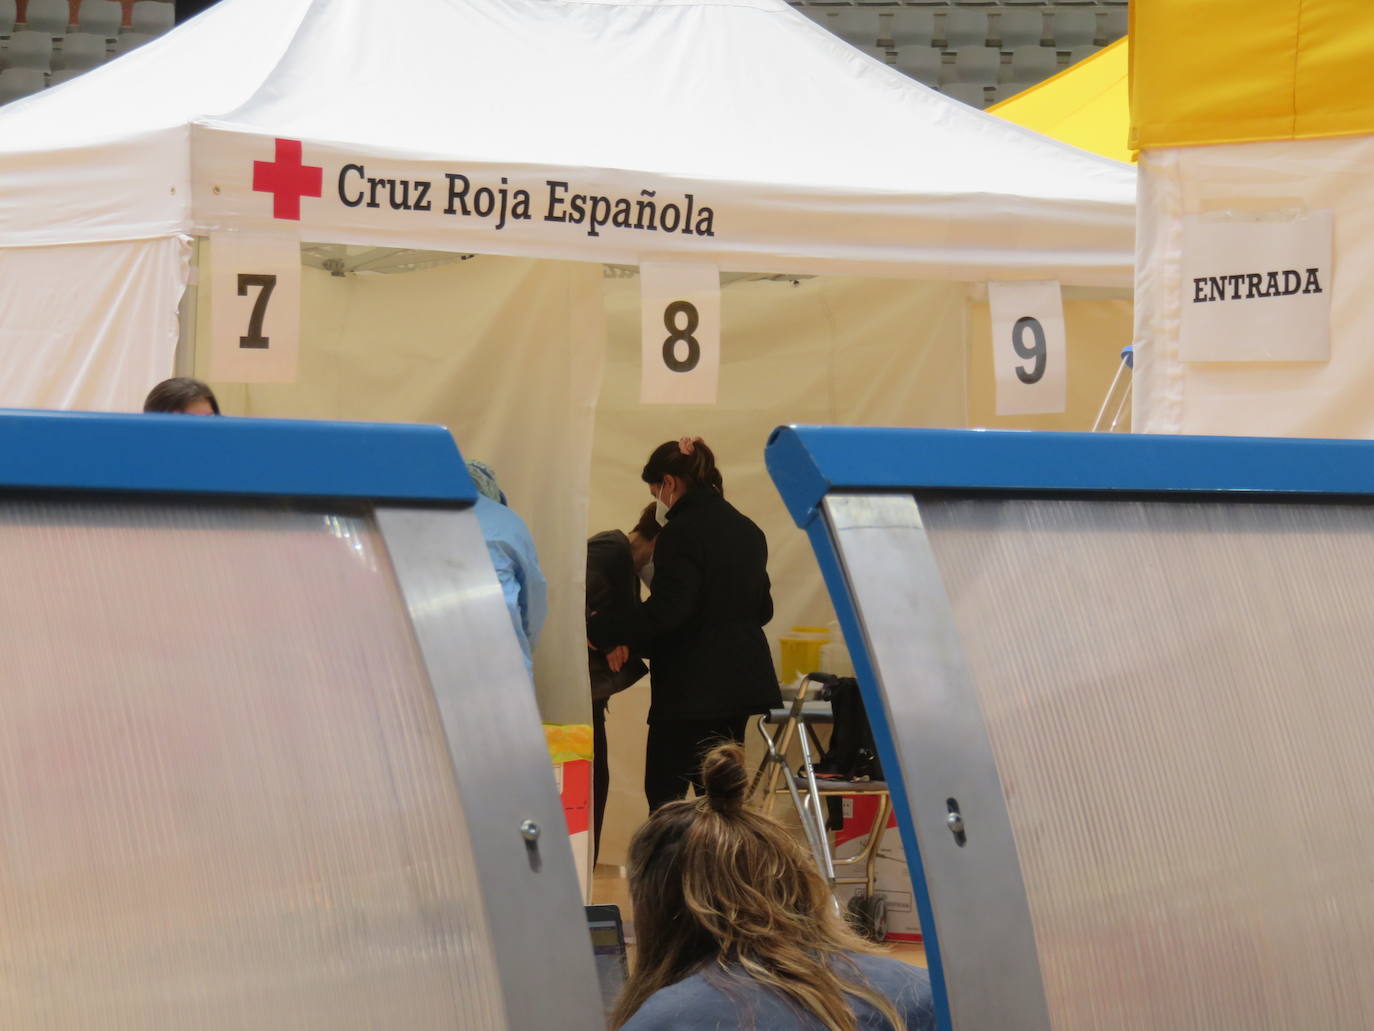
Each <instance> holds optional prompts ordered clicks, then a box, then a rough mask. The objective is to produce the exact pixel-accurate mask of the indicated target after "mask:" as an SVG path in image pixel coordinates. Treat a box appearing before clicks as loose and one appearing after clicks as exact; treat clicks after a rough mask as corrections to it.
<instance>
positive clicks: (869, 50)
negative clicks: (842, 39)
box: [854, 47, 892, 64]
mask: <svg viewBox="0 0 1374 1031" xmlns="http://www.w3.org/2000/svg"><path fill="white" fill-rule="evenodd" d="M854 49H855V50H862V51H863V52H864V53H865V54H867V55H868V56H869V57H871V58H873V60H875V61H881V62H882V63H883V64H891V63H892V53H891V51H889V50H888V49H887V47H855V48H854Z"/></svg>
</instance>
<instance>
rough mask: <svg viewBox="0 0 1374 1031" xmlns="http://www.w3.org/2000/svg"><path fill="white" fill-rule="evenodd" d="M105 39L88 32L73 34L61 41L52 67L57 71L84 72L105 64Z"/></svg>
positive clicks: (54, 55)
mask: <svg viewBox="0 0 1374 1031" xmlns="http://www.w3.org/2000/svg"><path fill="white" fill-rule="evenodd" d="M105 56H106V53H105V37H104V36H103V35H99V36H98V35H95V34H94V33H90V32H73V33H70V34H68V36H67V37H66V38H65V39H63V40H62V49H61V50H60V51H57V52H55V53H54V54H53V67H54V68H56V69H57V70H59V71H76V72H84V71H88V70H89V69H91V68H94V67H95V66H96V65H99V64H103V63H104V62H105Z"/></svg>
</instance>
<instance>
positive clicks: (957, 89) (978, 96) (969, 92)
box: [940, 82, 987, 111]
mask: <svg viewBox="0 0 1374 1031" xmlns="http://www.w3.org/2000/svg"><path fill="white" fill-rule="evenodd" d="M940 92H941V93H943V94H944V95H945V96H947V97H952V98H954V99H955V100H962V101H963V102H964V103H965V104H969V105H971V106H973V107H976V108H978V109H979V110H980V111H981V110H982V109H983V108H984V107H986V106H987V92H986V89H985V88H984V86H983V84H982V83H981V82H951V83H950V84H949V85H948V86H946V87H945V88H944V89H942V90H941V91H940Z"/></svg>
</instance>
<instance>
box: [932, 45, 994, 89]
mask: <svg viewBox="0 0 1374 1031" xmlns="http://www.w3.org/2000/svg"><path fill="white" fill-rule="evenodd" d="M1001 64H1002V55H1001V54H1000V53H998V52H997V51H996V50H992V49H990V48H988V47H960V48H959V49H958V50H956V51H955V52H954V63H953V64H949V65H942V66H941V76H940V78H941V83H942V84H943V83H950V82H979V83H987V82H996V81H997V71H998V69H999V68H1000V67H1001Z"/></svg>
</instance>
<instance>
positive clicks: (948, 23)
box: [941, 7, 988, 50]
mask: <svg viewBox="0 0 1374 1031" xmlns="http://www.w3.org/2000/svg"><path fill="white" fill-rule="evenodd" d="M941 38H942V39H943V40H944V41H945V49H947V50H959V49H962V48H963V47H969V46H982V45H983V44H984V43H985V42H987V38H988V14H987V12H986V11H971V10H969V9H968V8H965V7H951V8H950V9H949V10H948V11H947V12H946V13H945V25H944V29H943V30H942V33H941Z"/></svg>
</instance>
